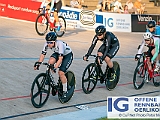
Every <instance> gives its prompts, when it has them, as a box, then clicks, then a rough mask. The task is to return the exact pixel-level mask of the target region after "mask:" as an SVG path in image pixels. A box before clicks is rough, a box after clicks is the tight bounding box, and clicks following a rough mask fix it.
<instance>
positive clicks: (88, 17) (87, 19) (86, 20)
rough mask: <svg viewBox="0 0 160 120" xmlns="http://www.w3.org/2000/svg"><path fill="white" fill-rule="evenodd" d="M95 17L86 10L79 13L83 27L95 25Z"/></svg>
mask: <svg viewBox="0 0 160 120" xmlns="http://www.w3.org/2000/svg"><path fill="white" fill-rule="evenodd" d="M95 20H96V16H95V14H94V12H92V11H88V10H82V11H81V13H80V22H81V23H82V24H83V25H89V26H93V25H94V24H95V23H96V21H95Z"/></svg>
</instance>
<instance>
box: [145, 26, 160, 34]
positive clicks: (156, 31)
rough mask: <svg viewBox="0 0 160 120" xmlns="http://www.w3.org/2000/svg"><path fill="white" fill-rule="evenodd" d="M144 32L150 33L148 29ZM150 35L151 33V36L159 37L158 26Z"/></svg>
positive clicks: (159, 30)
mask: <svg viewBox="0 0 160 120" xmlns="http://www.w3.org/2000/svg"><path fill="white" fill-rule="evenodd" d="M146 32H150V31H149V29H147V30H146ZM151 33H152V34H153V35H156V36H160V26H158V25H157V26H156V27H155V31H153V32H151Z"/></svg>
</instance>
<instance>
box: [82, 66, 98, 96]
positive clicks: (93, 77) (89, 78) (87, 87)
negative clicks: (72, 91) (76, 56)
mask: <svg viewBox="0 0 160 120" xmlns="http://www.w3.org/2000/svg"><path fill="white" fill-rule="evenodd" d="M97 81H98V68H97V66H96V64H94V63H91V64H89V65H88V66H87V67H86V68H85V70H84V72H83V76H82V89H83V91H84V93H86V94H90V93H91V92H92V91H93V90H94V88H95V86H96V84H97Z"/></svg>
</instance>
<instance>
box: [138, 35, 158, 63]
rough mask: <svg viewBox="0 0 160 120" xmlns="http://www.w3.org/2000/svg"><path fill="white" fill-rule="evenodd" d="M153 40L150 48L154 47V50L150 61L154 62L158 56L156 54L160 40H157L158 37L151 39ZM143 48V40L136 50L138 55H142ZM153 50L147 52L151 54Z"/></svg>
mask: <svg viewBox="0 0 160 120" xmlns="http://www.w3.org/2000/svg"><path fill="white" fill-rule="evenodd" d="M153 40H154V42H153V45H152V46H154V48H155V54H154V55H153V57H152V59H151V61H154V60H155V59H156V57H157V56H158V54H159V53H160V39H159V37H153ZM144 46H145V40H143V41H142V43H141V47H140V49H139V50H138V54H142V50H143V47H144ZM148 46H149V45H148ZM152 48H153V47H152ZM154 48H153V49H154ZM153 49H151V50H149V52H151V51H152V50H153Z"/></svg>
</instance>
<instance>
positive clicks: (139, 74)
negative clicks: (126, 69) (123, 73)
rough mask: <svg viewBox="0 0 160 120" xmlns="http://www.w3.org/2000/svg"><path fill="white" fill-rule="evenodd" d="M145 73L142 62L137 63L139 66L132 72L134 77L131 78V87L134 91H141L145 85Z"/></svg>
mask: <svg viewBox="0 0 160 120" xmlns="http://www.w3.org/2000/svg"><path fill="white" fill-rule="evenodd" d="M146 73H147V71H146V70H145V69H144V64H143V62H141V63H139V65H138V66H137V67H136V69H135V71H134V76H133V85H134V88H135V89H136V90H138V89H141V88H142V87H143V85H144V83H145V77H148V76H146V75H145V74H146Z"/></svg>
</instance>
